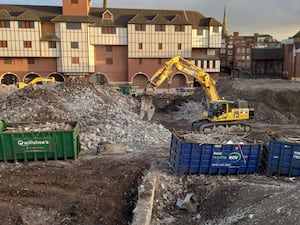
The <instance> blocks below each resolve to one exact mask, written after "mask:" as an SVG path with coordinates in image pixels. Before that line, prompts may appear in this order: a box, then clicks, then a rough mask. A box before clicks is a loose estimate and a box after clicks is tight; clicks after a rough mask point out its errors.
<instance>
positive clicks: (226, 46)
mask: <svg viewBox="0 0 300 225" xmlns="http://www.w3.org/2000/svg"><path fill="white" fill-rule="evenodd" d="M282 52H283V49H282V45H281V43H280V42H278V41H277V40H274V39H273V38H272V36H271V35H260V34H258V33H255V34H254V35H253V36H241V35H239V33H238V32H234V33H233V35H227V36H223V39H222V46H221V50H220V59H221V70H222V72H224V73H227V74H230V75H233V76H238V77H239V76H240V75H242V74H243V75H247V76H254V77H257V76H263V75H270V76H271V75H272V74H273V75H274V76H276V77H278V76H281V75H282V68H283V54H282ZM274 54H275V55H274Z"/></svg>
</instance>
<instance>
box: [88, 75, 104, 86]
mask: <svg viewBox="0 0 300 225" xmlns="http://www.w3.org/2000/svg"><path fill="white" fill-rule="evenodd" d="M91 82H92V83H93V84H98V85H106V84H108V80H107V78H106V76H105V75H104V74H101V73H97V74H95V75H94V76H92V78H91Z"/></svg>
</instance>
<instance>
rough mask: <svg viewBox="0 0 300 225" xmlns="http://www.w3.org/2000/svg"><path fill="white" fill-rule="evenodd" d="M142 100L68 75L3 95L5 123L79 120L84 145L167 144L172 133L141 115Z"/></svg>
mask: <svg viewBox="0 0 300 225" xmlns="http://www.w3.org/2000/svg"><path fill="white" fill-rule="evenodd" d="M139 104H140V103H139V101H138V100H137V99H135V98H132V97H127V96H125V95H122V94H120V93H119V92H118V91H116V90H114V89H111V88H97V87H96V86H95V85H93V84H92V83H89V82H86V81H81V80H68V81H66V82H64V83H54V84H44V85H34V86H30V87H27V88H24V89H20V90H15V91H14V92H13V93H12V94H10V95H8V96H4V97H3V98H2V100H1V118H0V119H1V120H4V121H6V122H33V121H34V122H45V121H47V122H66V121H79V123H80V127H81V131H82V132H81V135H80V140H81V149H82V150H83V151H95V152H96V151H98V152H99V150H101V147H102V146H103V145H105V144H122V145H124V146H126V148H127V149H128V151H130V152H141V151H146V150H147V149H149V148H151V149H159V148H160V147H161V146H168V145H169V141H170V136H171V133H170V132H169V130H167V129H166V128H164V127H163V126H162V125H160V124H155V123H150V122H148V121H143V120H141V119H139V115H138V113H139V112H138V108H139Z"/></svg>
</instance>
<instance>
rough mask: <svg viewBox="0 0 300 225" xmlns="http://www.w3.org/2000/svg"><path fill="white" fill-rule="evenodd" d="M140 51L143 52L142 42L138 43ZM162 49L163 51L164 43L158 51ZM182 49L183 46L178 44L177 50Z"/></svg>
mask: <svg viewBox="0 0 300 225" xmlns="http://www.w3.org/2000/svg"><path fill="white" fill-rule="evenodd" d="M138 49H139V50H143V43H142V42H139V43H138ZM162 49H163V43H158V50H162ZM181 49H182V44H181V43H177V50H181Z"/></svg>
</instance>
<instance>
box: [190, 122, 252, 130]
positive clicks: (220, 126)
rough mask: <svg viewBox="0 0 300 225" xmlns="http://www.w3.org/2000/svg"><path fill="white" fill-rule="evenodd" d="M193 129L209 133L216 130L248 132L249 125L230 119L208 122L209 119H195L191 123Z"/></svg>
mask: <svg viewBox="0 0 300 225" xmlns="http://www.w3.org/2000/svg"><path fill="white" fill-rule="evenodd" d="M192 127H193V129H194V130H195V131H202V132H205V133H211V132H216V131H221V132H244V133H249V132H250V131H251V126H250V125H249V124H247V123H243V122H239V121H232V122H214V123H212V122H210V121H209V120H205V119H204V120H197V121H194V122H193V123H192Z"/></svg>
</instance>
